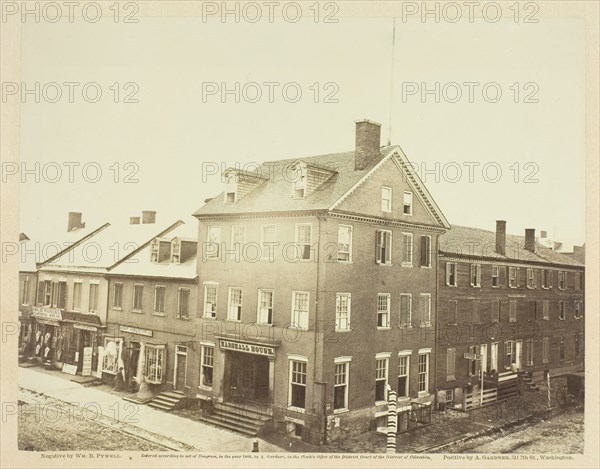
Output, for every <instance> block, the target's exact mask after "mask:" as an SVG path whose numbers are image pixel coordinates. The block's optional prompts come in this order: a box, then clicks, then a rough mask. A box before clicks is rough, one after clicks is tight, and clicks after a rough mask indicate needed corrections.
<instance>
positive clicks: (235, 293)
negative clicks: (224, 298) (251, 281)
mask: <svg viewBox="0 0 600 469" xmlns="http://www.w3.org/2000/svg"><path fill="white" fill-rule="evenodd" d="M227 319H228V320H229V321H241V320H242V289H241V288H237V287H230V288H229V308H228V309H227Z"/></svg>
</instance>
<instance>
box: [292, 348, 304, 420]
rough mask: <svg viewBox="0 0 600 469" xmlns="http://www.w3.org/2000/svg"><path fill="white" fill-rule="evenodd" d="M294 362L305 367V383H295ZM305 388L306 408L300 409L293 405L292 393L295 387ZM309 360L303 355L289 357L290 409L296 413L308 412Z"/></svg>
mask: <svg viewBox="0 0 600 469" xmlns="http://www.w3.org/2000/svg"><path fill="white" fill-rule="evenodd" d="M294 362H296V363H301V364H303V365H304V373H303V374H304V381H305V382H304V383H297V382H294V381H293V380H292V379H293V373H294ZM294 384H296V385H297V386H304V407H298V406H294V405H292V402H293V399H292V393H293V385H294ZM307 384H308V358H307V357H303V356H301V355H288V409H290V410H294V411H296V412H301V413H304V412H305V411H306V395H307V389H308V386H307Z"/></svg>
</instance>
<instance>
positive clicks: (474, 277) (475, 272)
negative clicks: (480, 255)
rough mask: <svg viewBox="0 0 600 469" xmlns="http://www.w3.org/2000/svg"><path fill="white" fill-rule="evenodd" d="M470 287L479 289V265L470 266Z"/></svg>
mask: <svg viewBox="0 0 600 469" xmlns="http://www.w3.org/2000/svg"><path fill="white" fill-rule="evenodd" d="M471 286H472V287H480V286H481V265H480V264H471Z"/></svg>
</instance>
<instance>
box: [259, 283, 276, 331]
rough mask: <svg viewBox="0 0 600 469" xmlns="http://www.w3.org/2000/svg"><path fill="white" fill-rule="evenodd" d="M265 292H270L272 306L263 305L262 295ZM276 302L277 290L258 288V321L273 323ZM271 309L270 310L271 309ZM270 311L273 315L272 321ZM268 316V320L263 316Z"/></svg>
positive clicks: (266, 323) (269, 324)
mask: <svg viewBox="0 0 600 469" xmlns="http://www.w3.org/2000/svg"><path fill="white" fill-rule="evenodd" d="M263 293H270V295H271V306H270V307H268V306H267V307H263V306H262V296H263ZM274 304H275V291H274V290H271V289H268V288H259V289H258V298H257V304H256V322H257V323H258V324H265V325H267V326H272V325H273V313H274V306H273V305H274ZM269 310H270V311H269ZM269 313H270V315H271V321H269V320H268V318H269ZM264 316H266V321H265V320H264V319H263V317H264Z"/></svg>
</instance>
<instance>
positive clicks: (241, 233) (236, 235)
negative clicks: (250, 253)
mask: <svg viewBox="0 0 600 469" xmlns="http://www.w3.org/2000/svg"><path fill="white" fill-rule="evenodd" d="M245 242H246V227H245V226H244V225H233V226H232V227H231V247H232V248H233V249H236V250H237V249H242V248H243V246H244V243H245Z"/></svg>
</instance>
